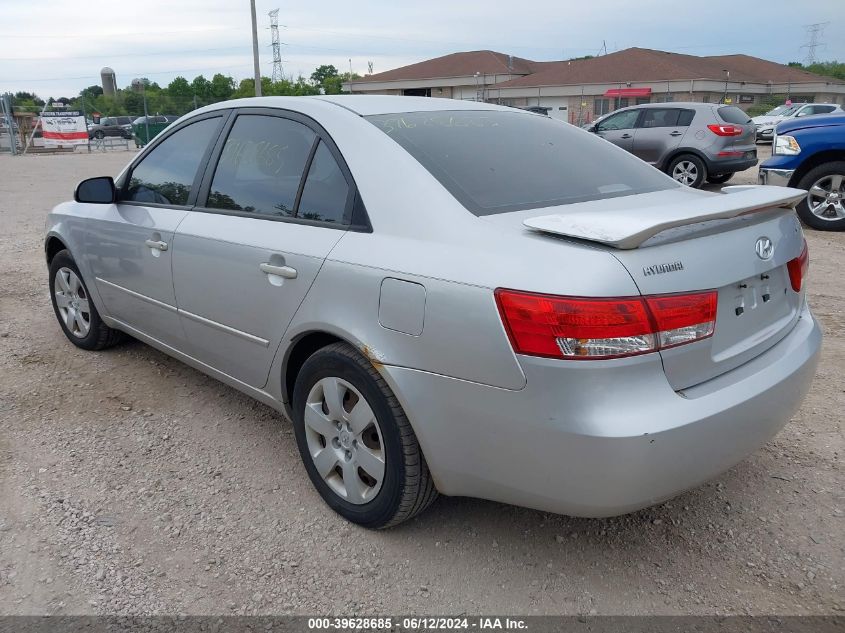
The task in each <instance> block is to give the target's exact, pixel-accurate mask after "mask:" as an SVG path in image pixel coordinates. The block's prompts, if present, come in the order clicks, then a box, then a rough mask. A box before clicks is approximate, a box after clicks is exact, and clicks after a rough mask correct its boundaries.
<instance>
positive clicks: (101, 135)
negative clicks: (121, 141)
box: [94, 130, 105, 139]
mask: <svg viewBox="0 0 845 633" xmlns="http://www.w3.org/2000/svg"><path fill="white" fill-rule="evenodd" d="M104 136H105V134H104V133H103V131H102V130H97V131H96V132H94V138H99V139H101V138H103V137H104Z"/></svg>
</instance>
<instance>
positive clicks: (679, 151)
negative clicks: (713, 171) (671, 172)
mask: <svg viewBox="0 0 845 633" xmlns="http://www.w3.org/2000/svg"><path fill="white" fill-rule="evenodd" d="M684 154H691V155H693V156H695V157H696V158H698V159H699V160H701V162H702V163H704V168H705V169H706V170H707V172H708V173H709V172H710V161H709V160H707V156H705V155H704V152H702V151H700V150H697V149H695V148H692V147H676V148H675V149H673V150H672V151H671V152H669V153H668V154H667V155H666V157H665V158H664V159H663V162H662V163H661V164H660V171H662V172H664V173H666V170H667V169H669V165H671V164H672V161H673V160H675V159H676V158H678V157H679V156H683V155H684Z"/></svg>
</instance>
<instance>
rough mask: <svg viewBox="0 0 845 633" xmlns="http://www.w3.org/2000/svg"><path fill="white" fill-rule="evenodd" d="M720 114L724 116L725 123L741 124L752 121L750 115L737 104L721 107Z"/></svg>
mask: <svg viewBox="0 0 845 633" xmlns="http://www.w3.org/2000/svg"><path fill="white" fill-rule="evenodd" d="M719 116H720V117H722V121H724V122H725V123H736V124H739V125H741V124H743V123H751V119H749V118H748V115H747V114H745V112H743V111H742V110H740V109H739V108H737V107H736V106H722V107H721V108H719Z"/></svg>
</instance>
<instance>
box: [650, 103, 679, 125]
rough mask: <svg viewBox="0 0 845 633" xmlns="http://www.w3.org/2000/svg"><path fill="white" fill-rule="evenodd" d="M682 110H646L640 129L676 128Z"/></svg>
mask: <svg viewBox="0 0 845 633" xmlns="http://www.w3.org/2000/svg"><path fill="white" fill-rule="evenodd" d="M680 113H681V111H680V110H677V109H675V108H666V109H664V108H645V110H644V112H643V120H642V123H640V127H644V128H652V127H676V126H677V125H678V115H679V114H680Z"/></svg>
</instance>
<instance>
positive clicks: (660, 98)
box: [654, 92, 675, 103]
mask: <svg viewBox="0 0 845 633" xmlns="http://www.w3.org/2000/svg"><path fill="white" fill-rule="evenodd" d="M674 100H675V99H674V98H673V97H672V93H671V92H667V93H666V94H662V95H657V98H656V99H655V100H654V101H655V103H671V102H672V101H674Z"/></svg>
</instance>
